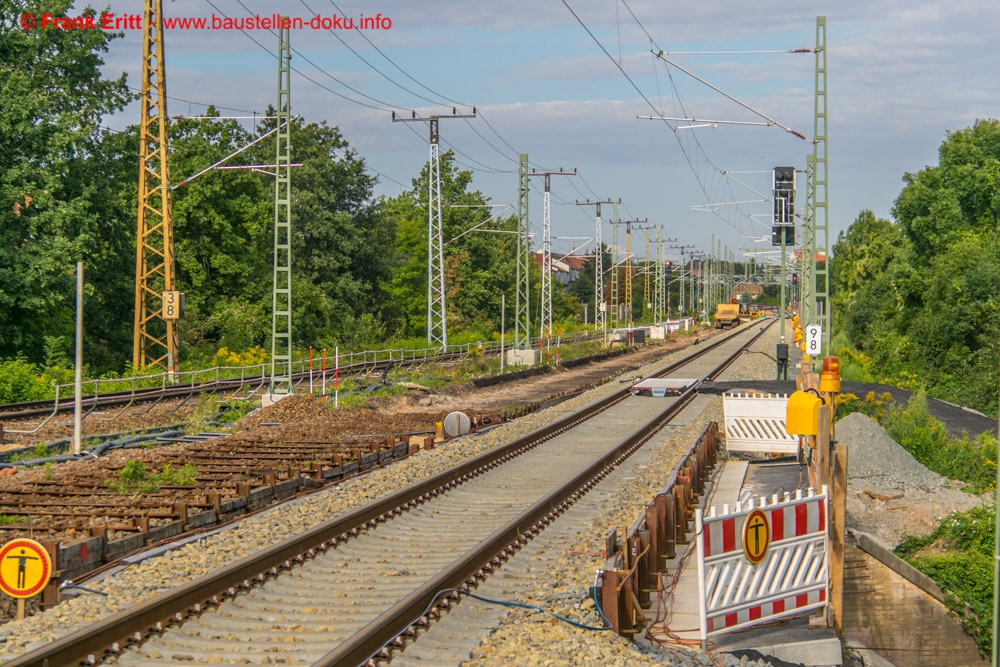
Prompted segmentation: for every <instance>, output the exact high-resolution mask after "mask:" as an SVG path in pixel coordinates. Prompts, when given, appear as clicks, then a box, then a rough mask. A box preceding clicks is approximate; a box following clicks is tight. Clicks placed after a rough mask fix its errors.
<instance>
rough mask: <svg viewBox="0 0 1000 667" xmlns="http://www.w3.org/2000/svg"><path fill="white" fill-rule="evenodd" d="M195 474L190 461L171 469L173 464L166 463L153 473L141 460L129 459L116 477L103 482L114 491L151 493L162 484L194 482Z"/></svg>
mask: <svg viewBox="0 0 1000 667" xmlns="http://www.w3.org/2000/svg"><path fill="white" fill-rule="evenodd" d="M197 475H198V471H197V469H196V468H195V467H194V466H193V465H192V464H190V463H185V464H184V465H183V466H181V467H180V468H178V469H177V470H174V469H173V464H171V463H166V464H165V465H164V466H163V470H162V471H161V472H160V473H159V474H153V473H150V472H149V471H148V470H147V469H146V464H145V463H143V462H142V461H140V460H138V459H129V461H128V463H126V464H125V467H124V468H122V469H121V470H119V471H118V478H117V479H109V480H107V481H105V484H107V485H108V487H109V488H110V489H111V490H112V491H114V492H116V493H153V492H154V491H156V490H157V489H159V488H160V486H161V485H164V484H167V485H182V486H187V485H191V484H194V483H195V482H196V481H197V480H196V478H197Z"/></svg>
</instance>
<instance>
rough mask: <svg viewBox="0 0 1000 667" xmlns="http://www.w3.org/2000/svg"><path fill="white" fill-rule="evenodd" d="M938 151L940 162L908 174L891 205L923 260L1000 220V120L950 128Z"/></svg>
mask: <svg viewBox="0 0 1000 667" xmlns="http://www.w3.org/2000/svg"><path fill="white" fill-rule="evenodd" d="M938 155H939V164H938V166H935V167H926V168H925V169H923V170H921V171H919V172H917V173H916V174H911V173H908V174H906V175H904V176H903V181H904V182H905V183H906V187H904V188H903V191H902V192H901V193H900V195H899V198H898V199H896V203H895V205H894V207H893V211H892V212H893V216H894V217H895V218H896V219H897V220H898V221H899V224H900V226H901V227H902V229H903V232H904V233H905V234H906V236H907V238H909V240H910V242H911V243H912V244H913V248H914V251H915V252H916V257H917V258H918V259H919V260H920V261H922V262H929V261H930V259H931V257H932V256H933V255H935V254H937V253H939V252H941V251H942V250H943V249H944V248H946V247H947V246H948V245H949V244H951V243H953V242H955V241H956V240H957V238H958V235H959V234H960V233H961V232H963V231H974V232H986V231H991V230H992V231H996V230H997V226H998V221H1000V121H998V120H979V121H976V123H975V124H974V125H973V126H972V127H969V128H966V129H964V130H959V131H957V132H949V133H948V135H947V137H946V138H945V140H944V142H943V143H942V144H941V148H940V150H939V151H938Z"/></svg>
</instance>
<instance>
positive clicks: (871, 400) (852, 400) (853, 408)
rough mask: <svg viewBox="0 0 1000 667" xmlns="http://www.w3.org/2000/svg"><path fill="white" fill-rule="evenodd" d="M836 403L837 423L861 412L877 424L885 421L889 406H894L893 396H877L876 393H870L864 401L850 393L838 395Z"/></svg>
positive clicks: (885, 394)
mask: <svg viewBox="0 0 1000 667" xmlns="http://www.w3.org/2000/svg"><path fill="white" fill-rule="evenodd" d="M834 403H835V404H836V406H837V414H836V415H835V419H836V421H840V420H841V419H843V418H844V417H846V416H847V415H849V414H852V413H854V412H860V413H861V414H864V415H868V416H869V417H871V418H872V419H874V420H875V421H877V422H881V421H883V420H884V419H885V417H886V414H887V413H888V410H889V406H890V405H891V404H892V396H891V395H889V394H888V393H884V394H881V395H879V396H875V392H874V391H870V392H868V394H867V395H865V398H864V400H861V399H859V398H858V397H857V396H855V395H854V394H852V393H850V392H844V393H843V394H837V397H836V398H835V399H834Z"/></svg>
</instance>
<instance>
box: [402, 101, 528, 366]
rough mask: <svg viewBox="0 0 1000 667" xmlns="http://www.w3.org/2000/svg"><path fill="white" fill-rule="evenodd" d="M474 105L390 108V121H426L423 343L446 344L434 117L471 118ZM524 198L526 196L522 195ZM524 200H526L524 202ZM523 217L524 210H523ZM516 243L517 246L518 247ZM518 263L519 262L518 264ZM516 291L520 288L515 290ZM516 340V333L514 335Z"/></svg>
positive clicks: (437, 159)
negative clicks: (438, 110) (436, 109)
mask: <svg viewBox="0 0 1000 667" xmlns="http://www.w3.org/2000/svg"><path fill="white" fill-rule="evenodd" d="M475 117H476V107H472V113H471V114H460V113H458V111H457V110H456V109H455V107H452V108H451V113H450V114H435V115H432V116H427V117H418V116H417V112H416V111H414V112H413V115H412V116H411V117H410V118H397V117H396V112H395V111H393V112H392V122H394V123H397V122H399V123H412V122H421V123H424V122H426V123H429V124H430V160H429V161H428V163H427V171H428V175H429V177H430V178H428V196H427V344H428V345H440V346H441V347H442V348H447V347H448V322H447V320H446V318H445V299H444V297H445V286H444V238H443V232H442V222H441V151H440V147H439V145H438V142H439V140H440V138H441V135H440V133H439V132H438V121H439V120H441V119H442V118H445V119H447V118H475ZM525 199H527V197H525ZM525 204H527V201H526V202H525ZM525 219H527V213H525ZM520 245H521V244H520V243H519V244H518V248H520ZM518 266H520V265H518ZM519 294H520V292H519ZM515 343H516V337H515Z"/></svg>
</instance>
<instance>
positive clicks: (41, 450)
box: [7, 442, 52, 463]
mask: <svg viewBox="0 0 1000 667" xmlns="http://www.w3.org/2000/svg"><path fill="white" fill-rule="evenodd" d="M50 456H52V452H50V451H49V446H48V445H47V444H45V443H44V442H43V443H42V444H40V445H35V446H34V448H32V450H31V451H30V452H21V453H20V454H14V455H13V456H11V457H10V458H9V459H7V460H8V461H9V462H11V463H14V462H16V461H31V460H34V459H47V458H48V457H50Z"/></svg>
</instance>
